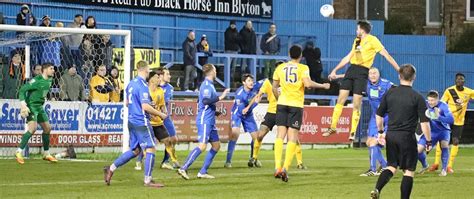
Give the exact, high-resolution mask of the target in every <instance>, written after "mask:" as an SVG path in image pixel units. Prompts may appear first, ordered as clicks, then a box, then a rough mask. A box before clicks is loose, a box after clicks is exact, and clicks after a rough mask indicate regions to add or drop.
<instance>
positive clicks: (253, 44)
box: [239, 26, 257, 55]
mask: <svg viewBox="0 0 474 199" xmlns="http://www.w3.org/2000/svg"><path fill="white" fill-rule="evenodd" d="M239 34H240V38H241V42H240V49H241V50H240V53H242V54H252V55H255V54H257V35H256V34H255V31H254V30H253V29H251V30H249V29H248V28H246V27H245V26H244V27H243V28H242V30H240V33H239Z"/></svg>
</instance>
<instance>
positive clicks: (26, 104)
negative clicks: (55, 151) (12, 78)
mask: <svg viewBox="0 0 474 199" xmlns="http://www.w3.org/2000/svg"><path fill="white" fill-rule="evenodd" d="M41 71H42V74H41V75H37V76H36V77H34V78H33V79H32V80H30V81H29V82H28V83H26V84H24V85H23V86H22V87H21V88H20V91H19V98H20V103H21V110H20V115H21V117H23V118H26V121H27V124H28V125H27V131H26V133H25V134H23V137H22V138H21V142H20V146H19V147H18V150H17V151H16V154H15V156H16V161H17V162H18V163H19V164H24V163H25V160H24V158H23V155H22V153H23V149H25V147H26V145H27V144H28V140H29V139H30V137H31V136H32V135H33V134H34V133H35V132H36V129H37V128H38V123H39V125H41V128H42V129H43V134H42V136H41V137H42V140H43V149H44V153H43V160H47V161H49V162H57V161H58V160H56V158H54V157H53V156H51V155H50V154H49V135H50V133H51V125H50V124H49V119H48V115H47V114H46V111H45V110H44V108H43V105H44V102H45V98H46V95H47V94H48V92H49V89H50V88H51V83H52V77H53V75H54V67H53V65H52V64H50V63H47V64H43V65H42V67H41Z"/></svg>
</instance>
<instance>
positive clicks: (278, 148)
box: [274, 138, 283, 169]
mask: <svg viewBox="0 0 474 199" xmlns="http://www.w3.org/2000/svg"><path fill="white" fill-rule="evenodd" d="M274 148H275V151H274V153H275V169H281V156H282V155H283V139H281V138H277V139H276V140H275V146H274Z"/></svg>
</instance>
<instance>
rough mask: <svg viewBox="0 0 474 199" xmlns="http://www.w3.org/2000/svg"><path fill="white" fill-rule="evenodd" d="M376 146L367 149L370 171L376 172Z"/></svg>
mask: <svg viewBox="0 0 474 199" xmlns="http://www.w3.org/2000/svg"><path fill="white" fill-rule="evenodd" d="M375 148H376V146H371V147H369V156H370V170H371V171H376V167H377V149H375Z"/></svg>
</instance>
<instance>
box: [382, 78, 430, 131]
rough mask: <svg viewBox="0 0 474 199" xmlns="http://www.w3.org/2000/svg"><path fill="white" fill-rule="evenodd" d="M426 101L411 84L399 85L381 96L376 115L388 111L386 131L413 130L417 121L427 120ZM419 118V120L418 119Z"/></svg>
mask: <svg viewBox="0 0 474 199" xmlns="http://www.w3.org/2000/svg"><path fill="white" fill-rule="evenodd" d="M426 109H427V108H426V102H425V99H424V98H423V96H421V95H420V94H419V93H418V92H416V91H415V90H413V88H412V87H411V86H404V85H400V86H398V87H395V88H392V89H390V90H388V92H387V93H386V94H385V95H384V96H383V97H382V102H381V103H380V106H379V108H378V109H377V115H378V116H380V117H383V116H384V115H385V114H387V113H388V131H406V132H413V133H414V132H415V130H416V126H417V124H418V121H420V122H428V121H429V119H428V118H427V117H426V115H425V111H426ZM418 119H419V120H418Z"/></svg>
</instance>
